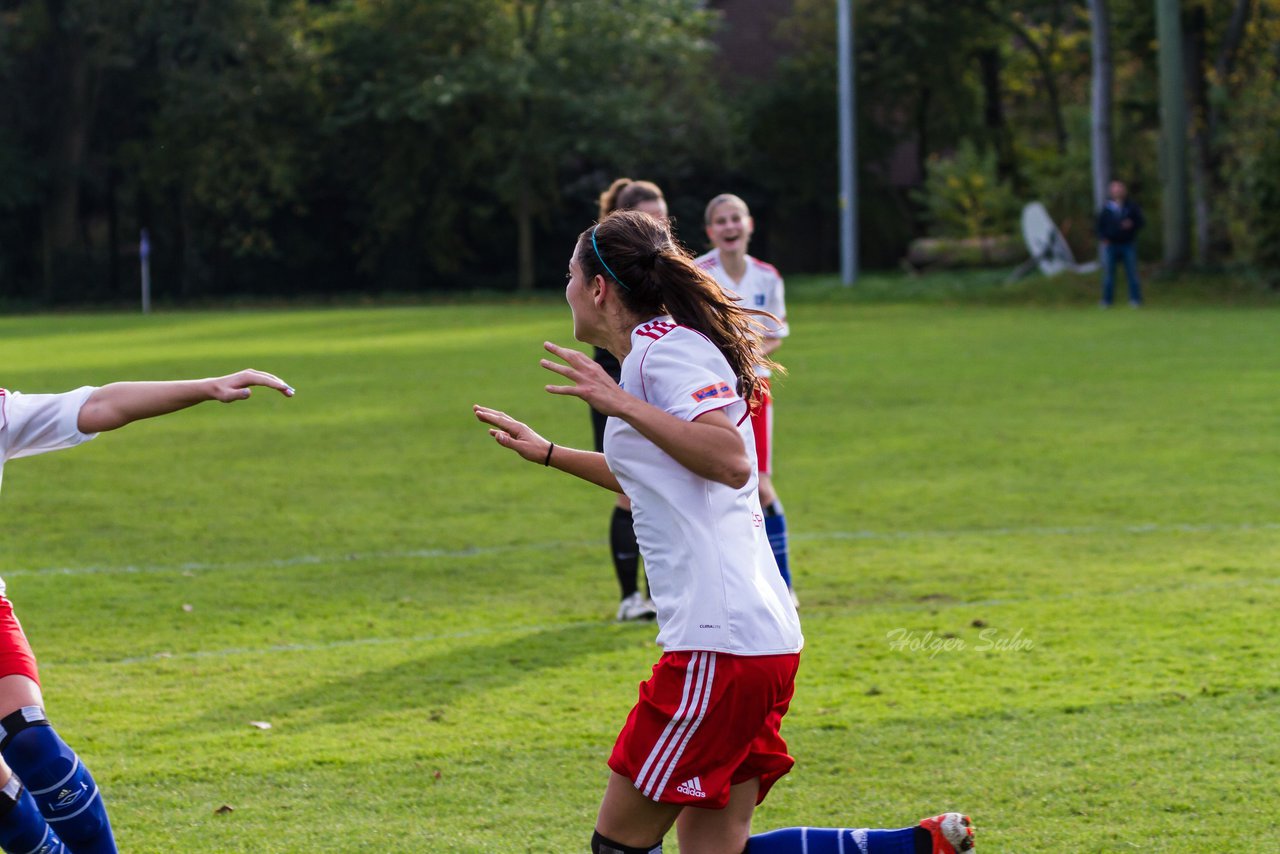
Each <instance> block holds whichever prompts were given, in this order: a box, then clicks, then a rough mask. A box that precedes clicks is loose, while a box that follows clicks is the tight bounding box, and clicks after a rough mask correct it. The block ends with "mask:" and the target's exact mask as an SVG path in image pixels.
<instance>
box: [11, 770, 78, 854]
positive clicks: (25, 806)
mask: <svg viewBox="0 0 1280 854" xmlns="http://www.w3.org/2000/svg"><path fill="white" fill-rule="evenodd" d="M0 848H3V849H4V850H5V851H6V852H8V854H32V852H37V854H67V849H66V846H64V845H63V844H62V840H61V839H59V838H58V834H56V833H54V832H53V828H51V827H49V822H47V821H45V820H44V816H42V815H40V808H39V807H37V806H36V802H35V801H34V800H32V798H31V793H30V792H28V791H27V789H26V787H25V786H23V785H22V783H21V782H19V780H18V778H17V777H16V776H10V777H9V782H8V783H6V784H5V785H4V787H3V788H0Z"/></svg>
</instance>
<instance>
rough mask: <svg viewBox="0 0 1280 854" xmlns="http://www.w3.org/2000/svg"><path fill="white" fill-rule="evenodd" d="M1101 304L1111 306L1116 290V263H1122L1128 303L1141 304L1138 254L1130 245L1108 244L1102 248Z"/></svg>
mask: <svg viewBox="0 0 1280 854" xmlns="http://www.w3.org/2000/svg"><path fill="white" fill-rule="evenodd" d="M1102 261H1103V270H1102V304H1103V305H1111V301H1112V299H1114V297H1115V290H1116V262H1117V261H1121V262H1123V263H1124V275H1125V278H1127V279H1128V280H1129V302H1131V303H1134V304H1137V305H1141V304H1142V286H1141V285H1140V284H1139V283H1138V252H1137V250H1136V249H1135V248H1134V245H1133V244H1132V243H1115V242H1112V243H1108V244H1107V245H1106V246H1104V247H1102Z"/></svg>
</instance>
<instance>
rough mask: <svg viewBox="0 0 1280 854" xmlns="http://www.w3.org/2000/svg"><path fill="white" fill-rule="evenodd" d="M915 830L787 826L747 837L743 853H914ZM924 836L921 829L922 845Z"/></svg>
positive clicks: (926, 839)
mask: <svg viewBox="0 0 1280 854" xmlns="http://www.w3.org/2000/svg"><path fill="white" fill-rule="evenodd" d="M919 830H920V828H919V827H904V828H902V829H901V830H867V829H857V830H850V829H848V828H834V827H788V828H784V829H782V830H771V831H769V832H768V833H758V834H756V835H755V836H753V837H751V838H750V839H749V840H747V850H746V852H745V854H916V852H917V850H919V849H918V848H917V840H918V839H920V836H919V834H918V833H917V831H919ZM928 836H929V834H928V831H925V834H924V841H925V844H926V845H928V844H929V843H928ZM924 850H925V851H928V850H929V849H928V848H925V849H924Z"/></svg>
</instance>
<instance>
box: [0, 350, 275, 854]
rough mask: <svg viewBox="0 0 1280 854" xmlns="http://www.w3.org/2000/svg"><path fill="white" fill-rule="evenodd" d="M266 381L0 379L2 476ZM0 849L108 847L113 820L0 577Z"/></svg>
mask: <svg viewBox="0 0 1280 854" xmlns="http://www.w3.org/2000/svg"><path fill="white" fill-rule="evenodd" d="M254 386H265V387H267V388H273V389H276V390H277V391H279V392H280V393H281V394H283V395H285V396H286V397H292V396H293V389H292V388H290V387H289V386H288V385H286V384H285V382H284V381H283V380H281V379H280V378H279V377H274V376H272V375H271V374H265V373H262V372H261V371H252V370H246V371H240V372H239V373H236V374H230V375H229V376H225V377H216V378H211V379H203V380H178V381H173V382H122V383H111V384H110V385H105V386H102V387H101V388H94V387H92V386H84V387H82V388H78V389H76V390H75V391H69V392H65V393H63V394H21V393H19V392H11V391H6V390H4V389H2V388H0V475H3V471H4V464H5V463H6V462H7V461H9V460H12V459H16V458H18V457H29V456H34V455H35V454H43V453H45V452H47V451H57V450H61V449H63V448H71V447H74V446H76V445H79V444H81V443H82V442H87V441H89V440H90V439H93V438H94V437H95V436H96V435H97V434H98V433H103V432H106V431H108V430H115V429H117V428H120V427H123V426H125V425H126V424H130V423H132V422H134V421H138V420H139V419H142V418H151V417H153V416H156V415H165V414H167V413H169V412H175V411H177V410H179V409H186V408H187V407H188V406H194V405H195V404H197V403H202V402H204V401H206V400H219V401H222V402H223V403H231V402H232V401H236V400H243V399H245V398H247V397H249V395H250V389H251V388H252V387H254ZM0 756H2V757H3V760H4V761H3V762H0V848H3V849H4V850H5V851H7V852H9V854H64V852H71V854H113V852H115V851H116V843H115V837H114V836H113V834H112V832H111V822H110V820H109V819H108V818H107V809H106V806H105V805H104V804H103V801H102V795H101V793H99V791H98V785H97V783H95V782H94V780H93V777H92V776H91V775H90V774H89V769H87V768H85V767H84V765H83V763H81V761H80V757H79V756H77V755H76V753H75V751H73V750H72V749H71V748H70V747H68V746H67V744H66V742H64V741H63V740H62V739H61V738H60V737H59V736H58V733H57V732H56V731H54V729H53V725H52V724H50V723H49V719H48V718H47V717H46V716H45V710H44V697H43V695H42V694H41V691H40V675H39V673H38V672H37V669H36V659H35V654H34V653H32V651H31V645H30V644H29V643H27V638H26V635H24V634H23V632H22V626H21V625H19V624H18V618H17V617H16V616H15V615H14V613H13V604H12V603H11V602H10V601H9V599H8V598H7V597H6V596H5V587H4V582H3V580H0Z"/></svg>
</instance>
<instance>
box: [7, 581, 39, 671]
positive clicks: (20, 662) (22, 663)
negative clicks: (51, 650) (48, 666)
mask: <svg viewBox="0 0 1280 854" xmlns="http://www.w3.org/2000/svg"><path fill="white" fill-rule="evenodd" d="M0 676H25V677H27V678H28V679H30V680H31V681H32V682H35V683H36V684H37V685H39V684H40V673H39V672H38V671H37V670H36V656H35V653H33V652H32V651H31V644H29V643H27V636H26V635H25V634H23V633H22V625H21V624H20V623H19V622H18V617H17V615H16V614H14V613H13V603H12V602H10V601H9V599H8V597H6V596H3V595H0Z"/></svg>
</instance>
